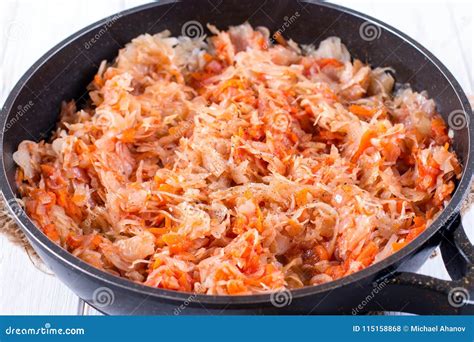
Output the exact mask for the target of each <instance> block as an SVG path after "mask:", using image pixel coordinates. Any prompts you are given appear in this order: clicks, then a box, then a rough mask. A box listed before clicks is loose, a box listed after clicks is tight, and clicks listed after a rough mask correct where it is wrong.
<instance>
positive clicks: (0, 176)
mask: <svg viewBox="0 0 474 342" xmlns="http://www.w3.org/2000/svg"><path fill="white" fill-rule="evenodd" d="M295 13H298V17H297V20H296V21H294V23H292V24H290V25H285V24H284V23H285V22H287V21H289V20H290V21H291V17H292V16H293V15H295ZM190 21H197V22H198V23H200V24H201V25H202V26H203V27H205V25H206V23H211V24H214V25H216V26H217V27H218V28H227V27H228V26H229V25H237V24H240V23H243V22H245V21H249V22H250V23H251V24H252V25H253V26H260V25H263V26H266V27H268V28H270V30H271V31H272V32H275V31H277V30H279V29H280V30H282V27H283V26H284V27H285V29H284V32H283V35H284V36H285V37H286V38H292V39H293V40H295V41H296V42H299V43H305V44H309V43H314V44H318V43H319V41H321V40H322V39H324V38H326V37H328V36H339V37H341V38H342V40H343V42H344V43H345V44H346V45H347V47H348V49H349V51H350V52H351V54H352V56H353V57H356V58H359V59H361V60H362V61H365V62H369V63H371V64H372V66H391V67H393V68H394V69H395V70H396V75H395V76H396V79H397V82H399V83H406V82H408V83H410V84H411V85H412V87H413V88H414V89H415V90H418V91H421V90H427V91H428V93H429V95H430V97H432V98H434V99H435V100H436V103H437V108H438V110H439V111H440V113H441V114H442V115H443V117H444V119H445V120H446V121H448V119H449V122H450V124H451V125H454V127H452V128H454V130H453V132H454V143H453V148H454V149H455V150H456V152H457V154H458V156H459V158H460V160H461V161H462V164H463V165H464V171H463V177H462V179H461V180H460V181H459V183H458V185H457V188H456V192H455V193H454V195H453V197H452V200H451V201H450V203H449V205H448V206H447V207H446V209H445V210H444V211H443V212H442V214H441V215H440V216H439V217H438V218H437V219H436V221H435V222H434V223H433V224H432V225H431V226H430V227H429V228H428V229H427V230H426V231H425V232H424V233H423V234H421V236H419V237H418V238H417V239H416V240H415V241H413V242H412V243H411V244H410V245H409V246H407V247H406V248H403V249H402V250H401V251H399V252H397V253H395V254H394V255H392V256H390V257H389V258H387V259H385V260H383V261H382V262H379V263H377V264H375V265H373V266H371V267H369V268H367V269H364V270H362V271H361V272H358V273H355V274H353V275H351V276H348V277H345V278H342V279H339V280H337V281H333V282H330V283H326V284H323V285H319V286H311V287H306V288H303V289H299V290H294V291H291V292H284V293H278V294H277V295H270V294H267V295H252V296H238V297H230V296H220V297H219V296H205V295H190V294H189V293H180V292H173V291H168V290H162V289H156V288H151V287H146V286H143V285H139V284H135V283H133V282H131V281H129V280H126V279H122V278H118V277H115V276H113V275H110V274H107V273H105V272H102V271H100V270H98V269H95V268H94V267H92V266H90V265H88V264H86V263H85V262H83V261H81V260H79V259H77V258H76V257H74V256H72V255H71V254H69V253H68V252H66V251H65V250H63V249H61V248H60V247H59V246H57V245H56V244H54V243H53V242H51V241H50V240H49V239H48V238H47V237H46V236H45V235H44V234H43V233H42V232H41V231H40V230H38V229H37V228H36V227H35V225H34V224H33V223H32V222H31V221H30V220H29V219H28V217H27V216H26V215H25V213H24V212H23V211H22V210H21V209H20V208H19V207H18V205H17V204H16V202H15V196H16V193H17V192H16V186H15V181H14V174H15V165H14V162H13V160H12V153H13V152H14V151H15V150H16V149H17V147H18V144H19V143H20V142H21V141H22V140H25V139H29V140H31V139H34V140H40V139H44V138H45V137H47V136H48V134H49V132H50V131H51V130H52V129H53V127H54V126H55V123H56V121H57V119H58V113H59V108H60V103H61V101H62V100H64V99H76V100H78V101H79V103H81V101H82V100H84V98H85V97H86V96H87V92H86V86H87V84H88V83H89V82H90V80H91V79H92V77H93V75H94V74H95V72H96V71H97V68H98V65H99V63H100V62H101V61H102V60H103V59H107V60H109V61H110V60H112V59H113V58H114V57H115V56H116V55H117V51H118V49H119V48H121V47H122V46H124V44H125V43H127V42H129V41H130V40H131V39H132V38H134V37H136V36H138V35H140V34H142V33H145V32H148V33H156V32H159V31H162V30H164V29H169V30H171V32H172V33H173V35H179V34H181V31H182V29H183V25H184V24H185V23H188V22H190ZM471 116H472V112H471V108H470V106H469V103H468V100H467V98H466V96H465V94H464V92H463V91H462V89H461V87H460V86H459V84H458V82H456V80H455V79H454V77H453V76H452V75H451V73H450V72H449V71H448V70H447V69H446V68H445V67H444V66H443V65H442V64H441V63H440V62H439V61H438V60H437V59H436V58H435V57H434V56H433V55H432V54H431V53H430V52H428V51H427V50H426V49H424V48H423V47H422V46H420V45H419V44H418V43H416V42H415V41H413V40H412V39H410V38H409V37H407V36H405V35H404V34H402V33H401V32H399V31H397V30H396V29H394V28H392V27H390V26H388V25H386V24H384V23H382V22H380V21H378V20H375V19H373V18H370V17H368V16H365V15H363V14H360V13H357V12H355V11H352V10H349V9H346V8H343V7H340V6H336V5H331V4H326V3H318V2H314V1H290V0H284V1H275V0H269V1H265V2H258V1H252V0H231V1H228V0H226V1H223V2H221V3H214V4H213V3H212V1H208V0H194V1H183V2H178V1H162V2H160V3H157V4H156V3H154V4H149V5H145V6H141V7H137V8H135V9H132V10H127V11H124V12H121V13H120V14H118V15H116V16H114V17H111V18H108V19H105V20H101V21H99V22H97V23H95V24H92V25H91V26H89V27H87V28H85V29H83V30H81V31H79V32H77V33H76V34H74V35H72V36H71V37H69V38H67V39H66V40H64V41H63V42H61V43H60V44H58V45H57V46H55V47H54V48H53V49H51V50H50V51H49V52H48V53H46V55H44V56H43V57H42V58H41V59H40V60H39V61H38V62H36V63H35V64H34V65H33V66H32V67H31V68H30V69H29V70H28V71H27V72H26V74H25V75H24V76H23V77H22V78H21V79H20V81H19V82H18V84H17V85H16V86H15V88H14V89H13V91H12V92H11V94H10V96H9V97H8V99H7V101H6V103H5V106H4V107H3V109H2V113H1V117H0V127H2V135H1V136H0V150H1V151H2V158H1V160H0V165H1V172H0V182H1V190H2V192H3V195H4V197H5V199H6V201H7V203H8V204H9V209H10V211H11V212H12V213H13V214H14V216H15V218H16V220H17V222H18V224H19V225H20V227H21V228H22V229H23V231H24V232H25V234H26V236H27V237H28V239H29V241H30V242H31V244H32V245H33V247H34V248H35V250H36V251H37V252H38V254H39V255H40V256H41V258H42V259H43V260H44V262H45V263H46V264H47V265H48V266H49V267H50V268H51V270H52V271H53V272H54V273H55V274H56V275H57V276H58V277H59V278H60V279H61V280H62V281H63V282H64V283H65V284H66V285H67V286H69V287H70V288H71V289H72V290H73V291H74V292H75V293H76V294H77V295H78V296H79V297H81V298H83V299H84V300H86V301H87V302H88V303H90V304H91V305H92V306H94V307H96V308H97V309H99V310H101V311H103V312H105V313H108V314H173V313H174V314H209V313H210V314H220V313H225V314H275V313H277V314H283V313H284V314H308V313H312V314H322V313H331V314H332V313H351V312H352V313H363V312H367V311H369V310H379V311H380V310H386V311H405V312H413V313H423V314H459V313H463V314H472V313H473V312H474V305H473V301H472V299H474V298H473V297H474V292H473V290H474V284H473V277H474V266H473V261H474V252H473V247H472V245H471V244H470V243H469V241H468V240H467V238H466V235H465V233H464V230H463V228H462V227H461V222H460V217H459V207H460V204H461V202H462V200H463V198H464V196H465V195H466V194H467V192H468V191H469V187H470V182H471V178H472V175H473V169H474V163H473V158H474V155H473V150H472V143H473V141H474V140H473V139H474V123H473V122H470V121H469V120H468V119H469V118H470V117H471ZM470 228H471V229H472V227H470ZM438 245H440V246H441V250H442V254H443V258H444V260H445V263H446V267H447V268H448V271H449V273H450V275H451V276H452V278H453V279H454V280H452V281H443V280H438V279H434V278H431V277H427V276H423V275H417V274H414V273H409V272H410V271H416V270H417V269H418V268H419V267H420V266H421V265H422V264H423V262H425V261H426V259H427V258H428V256H429V255H430V254H431V253H432V251H433V249H434V248H436V246H438ZM469 296H470V297H471V300H470V301H469V300H463V299H465V298H467V297H469Z"/></svg>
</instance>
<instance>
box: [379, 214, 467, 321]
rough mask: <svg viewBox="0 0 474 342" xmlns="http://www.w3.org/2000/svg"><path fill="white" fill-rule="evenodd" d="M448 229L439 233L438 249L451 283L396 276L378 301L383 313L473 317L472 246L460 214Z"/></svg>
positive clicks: (405, 275)
mask: <svg viewBox="0 0 474 342" xmlns="http://www.w3.org/2000/svg"><path fill="white" fill-rule="evenodd" d="M450 228H451V229H448V230H447V231H446V232H444V233H442V234H443V236H442V241H441V244H440V249H441V254H442V257H443V261H444V264H445V266H446V269H447V270H448V273H449V275H450V276H451V279H452V280H441V279H437V278H433V277H430V276H426V275H421V274H416V273H410V272H398V273H395V274H394V275H395V276H394V277H392V278H391V279H389V280H388V285H387V287H386V288H385V289H384V290H383V291H381V293H380V296H379V298H377V301H379V302H378V304H379V306H380V307H382V309H383V310H385V311H403V312H408V313H414V314H425V315H433V314H435V315H436V314H439V315H466V314H471V315H472V314H474V247H473V245H472V244H471V242H470V241H469V238H468V237H467V235H466V232H465V230H464V228H463V226H462V222H461V217H460V215H459V214H458V215H457V217H456V218H455V219H454V221H453V223H452V224H451V225H450ZM379 310H380V308H379Z"/></svg>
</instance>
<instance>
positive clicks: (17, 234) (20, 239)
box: [0, 96, 474, 273]
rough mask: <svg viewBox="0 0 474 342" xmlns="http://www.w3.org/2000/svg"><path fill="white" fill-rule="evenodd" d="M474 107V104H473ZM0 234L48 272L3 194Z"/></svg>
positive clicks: (470, 199)
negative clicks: (8, 206) (7, 207)
mask: <svg viewBox="0 0 474 342" xmlns="http://www.w3.org/2000/svg"><path fill="white" fill-rule="evenodd" d="M469 100H470V102H471V106H473V105H474V103H473V102H474V96H470V97H469ZM473 107H474V106H473ZM473 204H474V183H473V184H472V185H471V191H470V193H469V195H468V196H467V197H466V199H465V200H464V203H463V204H462V207H461V215H463V214H464V213H466V211H467V210H468V209H469V208H470V207H471V206H472V205H473ZM0 234H2V235H5V236H6V237H7V238H8V239H9V240H10V241H11V242H12V243H13V244H14V245H17V246H20V247H21V248H24V249H25V251H26V253H27V254H28V256H29V257H30V260H31V262H32V263H33V265H35V267H37V268H38V269H40V270H41V271H42V272H45V273H50V272H48V270H47V268H46V267H45V265H44V264H43V262H42V261H41V259H40V258H39V257H38V255H37V254H36V252H35V251H34V250H33V248H32V247H31V245H30V244H29V243H28V240H27V239H26V237H25V235H24V234H23V232H22V231H21V229H20V228H19V227H18V225H17V224H16V223H15V221H14V220H13V218H12V217H11V216H10V213H9V212H8V210H7V209H6V207H5V202H4V201H3V196H0Z"/></svg>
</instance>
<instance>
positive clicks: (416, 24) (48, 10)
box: [0, 0, 474, 315]
mask: <svg viewBox="0 0 474 342" xmlns="http://www.w3.org/2000/svg"><path fill="white" fill-rule="evenodd" d="M145 2H146V1H140V0H137V1H135V0H122V1H121V0H111V1H96V0H95V1H91V0H86V1H77V0H71V1H54V0H49V1H43V2H40V1H27V0H20V1H11V0H2V1H0V46H1V49H0V103H2V104H3V102H4V101H5V99H6V97H7V95H8V92H9V91H10V90H11V88H12V87H13V86H14V84H15V83H16V81H17V80H18V79H19V78H20V77H21V75H22V74H23V73H24V72H25V71H26V69H27V68H28V67H29V66H30V65H31V64H32V63H33V62H34V61H36V60H37V59H38V58H39V57H40V56H41V55H42V54H44V53H45V52H46V51H47V50H48V49H50V48H51V47H52V46H53V45H55V44H56V43H58V42H60V41H61V40H62V39H64V38H66V37H67V36H69V35H70V34H72V33H74V32H76V31H77V30H79V29H81V28H82V27H84V26H86V25H88V24H90V23H92V22H94V21H96V20H99V19H101V18H104V17H107V16H109V15H112V14H114V13H116V12H117V11H120V10H122V9H125V8H130V7H134V6H137V5H140V4H142V3H145ZM336 3H339V4H341V5H344V6H346V7H351V8H355V9H357V10H358V11H360V12H364V13H367V14H369V15H372V16H373V17H376V18H378V19H381V20H382V21H385V22H387V23H388V24H391V25H392V26H394V27H396V28H398V29H400V30H402V31H403V32H405V33H407V34H408V35H410V36H411V37H413V38H415V39H416V40H418V41H419V42H420V43H421V44H422V45H424V46H425V47H426V48H428V49H429V50H430V51H432V52H433V53H434V54H435V55H436V56H437V57H438V58H439V59H440V60H441V61H442V62H443V63H444V64H445V65H446V66H447V67H448V68H449V69H450V70H451V72H452V73H453V74H454V75H455V77H456V78H457V79H458V81H459V82H460V84H461V85H462V87H463V88H464V89H465V90H466V92H467V93H469V94H472V93H473V84H472V82H473V78H474V74H473V53H472V47H473V35H472V32H473V23H472V18H473V5H472V4H471V3H470V2H468V1H429V2H428V1H414V0H412V1H384V2H382V1H336ZM464 226H465V227H467V229H468V234H469V235H470V236H471V238H472V237H473V235H474V210H471V211H470V212H469V213H468V214H467V215H466V216H465V217H464ZM420 272H421V273H424V274H429V275H433V276H437V277H440V278H443V279H448V276H447V273H446V270H445V268H444V265H443V263H442V261H441V259H440V257H439V255H438V256H437V257H435V258H431V259H430V260H429V261H428V262H427V263H426V264H425V265H424V266H423V268H422V269H421V270H420ZM0 314H51V315H54V314H66V315H75V314H97V312H96V311H95V310H93V309H92V308H89V307H88V306H87V305H85V306H84V305H83V303H81V301H80V300H79V299H78V298H77V297H76V296H75V295H74V294H73V293H72V292H71V291H70V290H69V289H68V288H67V287H66V286H64V285H63V284H62V283H61V282H60V281H59V280H57V279H56V278H55V277H54V276H53V275H50V274H47V273H45V272H44V271H40V270H38V269H37V268H36V267H35V266H34V265H33V264H32V263H31V261H30V259H29V257H28V255H27V254H26V253H25V251H24V250H23V249H22V248H19V247H17V246H14V245H13V244H12V243H11V242H9V241H8V240H7V238H6V237H4V236H0Z"/></svg>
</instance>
